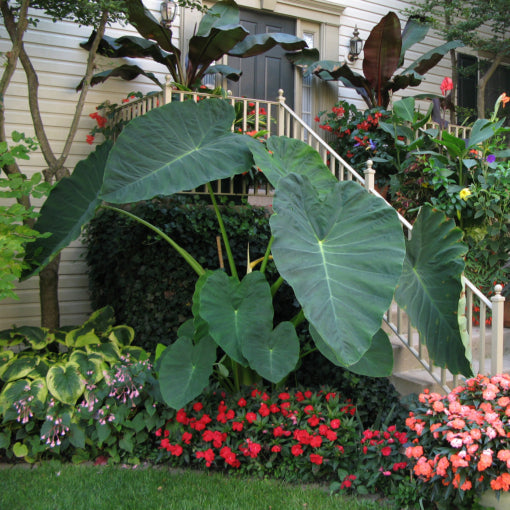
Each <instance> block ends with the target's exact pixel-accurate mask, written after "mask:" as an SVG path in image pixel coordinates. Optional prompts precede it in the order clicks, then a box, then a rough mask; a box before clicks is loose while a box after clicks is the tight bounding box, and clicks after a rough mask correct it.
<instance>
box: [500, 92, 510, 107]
mask: <svg viewBox="0 0 510 510" xmlns="http://www.w3.org/2000/svg"><path fill="white" fill-rule="evenodd" d="M500 97H501V104H502V105H503V108H504V107H505V105H506V104H507V103H508V101H510V96H507V95H506V93H505V92H503V94H501V96H500Z"/></svg>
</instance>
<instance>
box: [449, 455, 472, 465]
mask: <svg viewBox="0 0 510 510" xmlns="http://www.w3.org/2000/svg"><path fill="white" fill-rule="evenodd" d="M450 462H451V463H452V466H453V467H455V468H459V467H468V466H469V463H468V461H467V460H466V459H464V458H462V457H461V456H460V455H456V454H453V455H452V456H451V457H450Z"/></svg>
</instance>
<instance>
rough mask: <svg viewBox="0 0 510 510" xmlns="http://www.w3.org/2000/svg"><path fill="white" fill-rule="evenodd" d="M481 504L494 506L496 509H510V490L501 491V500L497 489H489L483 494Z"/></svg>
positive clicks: (489, 506)
mask: <svg viewBox="0 0 510 510" xmlns="http://www.w3.org/2000/svg"><path fill="white" fill-rule="evenodd" d="M480 505H482V506H483V507H488V508H494V510H508V509H509V508H510V492H502V491H501V492H500V495H499V500H498V498H497V497H496V491H493V490H492V489H491V490H488V491H486V492H484V493H483V494H482V497H481V498H480Z"/></svg>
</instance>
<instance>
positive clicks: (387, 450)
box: [381, 446, 391, 457]
mask: <svg viewBox="0 0 510 510" xmlns="http://www.w3.org/2000/svg"><path fill="white" fill-rule="evenodd" d="M381 454H382V455H383V456H384V457H389V456H390V455H391V446H385V447H384V448H382V450H381Z"/></svg>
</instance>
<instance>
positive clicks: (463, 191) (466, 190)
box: [459, 188, 471, 200]
mask: <svg viewBox="0 0 510 510" xmlns="http://www.w3.org/2000/svg"><path fill="white" fill-rule="evenodd" d="M469 195H471V190H470V189H469V188H464V189H461V190H460V193H459V196H460V198H461V199H462V200H467V199H468V197H469Z"/></svg>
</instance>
